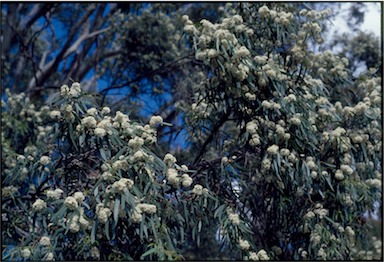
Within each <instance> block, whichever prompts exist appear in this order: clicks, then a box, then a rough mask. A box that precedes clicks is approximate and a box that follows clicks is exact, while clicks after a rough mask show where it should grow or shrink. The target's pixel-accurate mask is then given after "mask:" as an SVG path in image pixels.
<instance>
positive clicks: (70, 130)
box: [68, 124, 79, 151]
mask: <svg viewBox="0 0 384 262" xmlns="http://www.w3.org/2000/svg"><path fill="white" fill-rule="evenodd" d="M68 128H69V130H68V132H69V137H70V138H71V141H72V144H73V145H74V146H75V148H76V150H77V151H79V149H78V147H77V145H76V139H75V136H74V135H73V126H72V124H69V127H68Z"/></svg>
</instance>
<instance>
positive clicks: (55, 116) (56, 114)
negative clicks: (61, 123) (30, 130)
mask: <svg viewBox="0 0 384 262" xmlns="http://www.w3.org/2000/svg"><path fill="white" fill-rule="evenodd" d="M49 116H50V117H51V118H52V119H59V118H60V116H61V112H60V111H58V110H52V111H51V112H50V113H49Z"/></svg>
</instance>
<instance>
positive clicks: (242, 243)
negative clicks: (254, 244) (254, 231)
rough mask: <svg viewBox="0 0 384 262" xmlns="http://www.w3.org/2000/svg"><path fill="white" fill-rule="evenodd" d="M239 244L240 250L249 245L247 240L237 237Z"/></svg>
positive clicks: (246, 248) (245, 248)
mask: <svg viewBox="0 0 384 262" xmlns="http://www.w3.org/2000/svg"><path fill="white" fill-rule="evenodd" d="M239 246H240V249H241V250H248V249H249V248H250V247H251V245H250V244H249V242H248V241H247V240H244V239H241V238H240V239H239Z"/></svg>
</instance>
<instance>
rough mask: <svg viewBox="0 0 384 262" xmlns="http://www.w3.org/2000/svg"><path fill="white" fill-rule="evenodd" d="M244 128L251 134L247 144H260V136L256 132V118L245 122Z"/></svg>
mask: <svg viewBox="0 0 384 262" xmlns="http://www.w3.org/2000/svg"><path fill="white" fill-rule="evenodd" d="M246 130H247V132H248V133H249V134H250V135H251V139H250V140H249V144H250V145H251V146H258V145H260V136H259V134H258V133H257V130H258V123H257V121H256V120H252V121H250V122H248V123H247V124H246Z"/></svg>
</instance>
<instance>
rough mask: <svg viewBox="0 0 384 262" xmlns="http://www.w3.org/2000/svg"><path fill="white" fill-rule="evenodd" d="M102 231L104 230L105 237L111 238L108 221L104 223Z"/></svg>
mask: <svg viewBox="0 0 384 262" xmlns="http://www.w3.org/2000/svg"><path fill="white" fill-rule="evenodd" d="M104 232H105V236H106V237H107V239H108V240H111V237H110V236H109V222H108V221H107V223H105V227H104Z"/></svg>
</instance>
